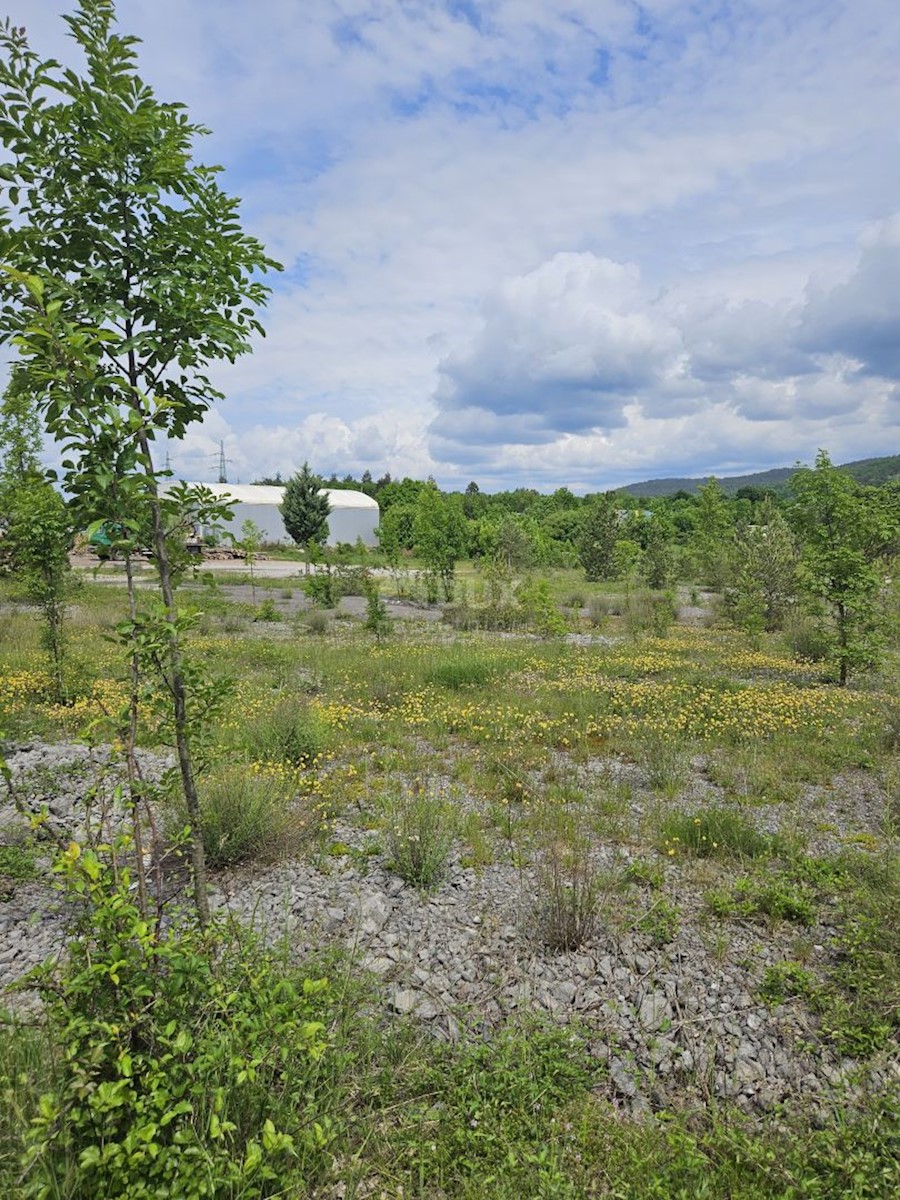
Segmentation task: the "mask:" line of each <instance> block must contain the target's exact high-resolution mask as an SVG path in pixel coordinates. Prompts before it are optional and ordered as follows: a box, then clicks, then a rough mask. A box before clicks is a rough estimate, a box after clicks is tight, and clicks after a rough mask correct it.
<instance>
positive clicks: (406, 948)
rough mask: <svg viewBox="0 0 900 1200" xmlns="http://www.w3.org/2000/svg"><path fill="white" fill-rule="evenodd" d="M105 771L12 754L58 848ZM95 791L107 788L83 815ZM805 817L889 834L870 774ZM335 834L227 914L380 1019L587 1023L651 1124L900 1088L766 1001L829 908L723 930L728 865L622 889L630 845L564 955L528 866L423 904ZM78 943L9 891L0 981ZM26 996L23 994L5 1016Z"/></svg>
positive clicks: (791, 1004)
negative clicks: (766, 982)
mask: <svg viewBox="0 0 900 1200" xmlns="http://www.w3.org/2000/svg"><path fill="white" fill-rule="evenodd" d="M103 757H104V756H103V755H102V753H101V754H100V755H99V756H98V755H97V754H96V752H95V753H93V754H92V753H91V752H90V751H88V750H87V749H86V748H85V747H82V746H77V745H62V746H46V745H41V744H36V745H34V746H31V747H28V748H20V749H19V750H17V751H16V752H15V753H13V754H12V755H11V756H10V759H9V761H10V766H11V768H12V771H13V777H14V781H15V784H16V786H17V789H18V794H19V796H20V797H21V798H22V799H23V800H24V801H25V803H26V804H28V805H30V806H31V807H32V808H34V809H35V810H38V809H40V808H41V806H42V805H46V806H47V810H48V813H49V819H48V821H47V823H46V824H45V826H44V835H45V836H49V837H60V838H61V837H68V836H79V835H82V834H84V832H85V830H86V827H87V826H88V825H90V824H91V823H96V821H97V819H98V818H99V816H100V814H101V812H102V811H103V809H104V806H105V804H106V802H107V800H108V798H109V797H110V795H111V788H112V786H113V780H112V779H110V778H106V777H105V776H104V770H105V768H104V762H103ZM143 765H144V768H145V769H146V770H147V771H148V773H150V774H152V773H153V772H158V771H159V770H160V769H162V767H163V765H164V764H163V762H162V761H161V760H159V759H156V758H153V756H149V755H148V756H145V758H144V762H143ZM585 769H586V770H590V769H591V766H590V764H588V767H587V768H585ZM628 769H630V770H631V769H634V768H630V767H629V768H628ZM98 777H99V778H101V779H104V780H105V782H103V783H101V786H100V787H99V788H98V789H97V794H96V796H95V798H94V800H93V801H92V803H91V804H90V805H89V806H87V808H86V806H85V799H84V798H85V796H86V795H88V794H89V793H90V792H91V790H92V783H94V781H96V780H97V778H98ZM711 788H712V785H710V784H709V783H707V782H706V781H704V779H703V778H702V763H699V762H697V763H695V777H694V779H693V781H692V784H691V786H690V787H689V788H688V790H687V793H686V795H685V797H684V802H685V804H687V805H690V803H691V802H692V797H693V802H695V803H699V802H700V801H701V799H703V798H704V797H706V798H708V796H709V792H710V789H711ZM632 797H633V798H632V801H631V806H632V809H633V810H634V812H633V815H634V817H635V820H636V821H639V819H640V818H641V816H642V814H643V809H644V808H645V806H646V805H647V804H650V803H652V802H653V798H652V796H651V795H650V793H649V792H646V793H645V792H643V791H642V790H641V788H640V786H636V787H635V788H634V789H633V791H632ZM792 807H796V806H792ZM800 807H801V809H802V810H803V811H807V812H809V813H812V814H814V815H815V822H814V827H815V829H817V830H819V831H820V832H819V834H818V836H819V838H820V845H819V846H818V849H819V850H820V851H822V850H827V849H828V848H829V846H828V839H829V838H831V839H835V838H839V837H840V836H842V834H844V833H845V832H847V831H849V832H852V833H858V832H860V830H862V831H866V830H868V831H869V832H871V833H873V834H875V833H877V832H878V821H879V819H880V802H879V797H878V794H877V789H876V788H875V787H874V785H872V784H871V782H870V781H868V780H867V779H866V778H865V777H864V776H860V777H859V778H856V777H853V778H850V777H847V778H844V779H841V780H839V781H836V784H835V786H832V787H831V788H827V789H823V788H810V789H809V795H808V796H807V797H805V802H804V803H803V804H802V805H801V806H800ZM750 811H751V812H756V813H758V814H760V817H761V821H762V824H763V825H764V826H765V827H772V826H774V825H777V824H778V822H779V820H780V817H781V814H779V812H778V810H777V809H776V808H774V807H766V808H761V809H754V810H750ZM363 824H364V823H363ZM812 827H813V826H812V825H811V826H810V828H812ZM25 832H26V826H25V824H24V819H23V817H22V814H21V812H19V811H17V810H16V808H14V807H11V806H7V807H6V808H2V807H0V840H2V841H4V842H6V843H7V844H9V843H10V841H14V840H15V839H16V838H20V837H23V836H25ZM330 836H331V838H332V842H331V845H330V847H329V850H327V851H326V850H325V849H321V848H320V849H319V850H317V851H316V853H315V854H312V855H311V856H309V857H305V858H301V859H297V860H295V861H284V862H279V863H274V864H264V865H260V864H257V865H253V866H248V867H243V868H239V869H234V870H231V871H228V872H224V873H221V874H220V875H218V876H217V877H216V878H215V880H214V892H213V897H212V900H213V904H214V905H215V906H216V907H218V908H220V909H230V910H231V911H232V912H234V913H235V914H236V915H237V916H239V917H240V918H242V919H244V920H246V921H248V922H250V923H252V924H253V925H255V926H256V927H257V928H258V929H260V930H261V931H262V932H263V933H264V934H265V935H266V936H267V937H268V938H270V939H272V940H275V939H280V940H282V942H283V943H284V944H285V945H287V946H288V947H289V948H290V950H291V952H292V953H293V954H295V955H296V956H297V957H298V958H302V957H303V956H305V955H308V954H310V953H311V952H318V951H321V950H323V949H325V948H330V947H339V948H342V949H344V950H346V951H349V952H350V954H351V955H352V957H353V959H354V960H355V961H356V962H357V963H358V965H359V966H360V967H361V968H363V969H365V970H366V971H368V972H370V973H371V974H372V975H373V976H374V977H375V979H376V980H377V982H378V988H379V990H378V994H379V995H380V996H381V1005H382V1008H383V1012H384V1014H385V1015H390V1014H404V1015H409V1016H411V1017H413V1018H414V1019H417V1020H420V1021H421V1022H423V1023H424V1024H425V1025H426V1026H427V1027H428V1028H430V1029H431V1030H432V1031H433V1033H434V1035H435V1036H436V1037H439V1038H458V1037H460V1036H467V1035H472V1034H474V1035H477V1036H490V1033H491V1030H492V1029H494V1028H496V1026H497V1025H498V1024H499V1023H500V1022H502V1021H503V1020H504V1019H506V1018H508V1017H511V1016H515V1015H521V1014H530V1013H539V1014H542V1015H544V1016H545V1017H548V1018H550V1019H552V1020H554V1021H557V1022H560V1023H567V1022H572V1023H577V1024H578V1026H579V1027H580V1028H582V1029H583V1030H584V1031H585V1033H586V1034H587V1036H588V1038H589V1040H590V1043H591V1046H592V1048H593V1052H594V1053H595V1055H596V1056H597V1058H598V1059H601V1060H603V1061H604V1062H606V1063H607V1065H608V1077H609V1081H610V1085H609V1086H610V1090H611V1093H612V1094H613V1095H614V1096H615V1097H616V1098H617V1099H618V1101H619V1102H620V1103H621V1104H622V1105H623V1106H627V1107H628V1108H630V1109H632V1110H636V1111H640V1110H641V1109H646V1108H647V1107H657V1106H662V1105H665V1106H672V1105H678V1104H682V1103H687V1102H689V1101H691V1100H709V1099H711V1098H714V1097H728V1098H731V1099H733V1100H735V1101H736V1102H737V1103H738V1104H740V1105H741V1106H742V1107H745V1108H747V1109H762V1110H768V1109H771V1108H772V1107H773V1106H775V1105H776V1104H777V1103H778V1102H780V1101H787V1102H790V1101H791V1100H792V1099H793V1098H799V1097H802V1098H803V1099H804V1100H805V1101H809V1100H813V1101H815V1100H816V1099H817V1098H821V1099H822V1100H823V1101H824V1100H825V1099H826V1097H827V1096H829V1095H830V1094H832V1093H833V1092H834V1091H835V1090H838V1091H841V1090H845V1089H846V1090H849V1091H850V1092H851V1093H852V1091H853V1090H854V1089H857V1088H859V1087H861V1086H865V1087H867V1088H875V1089H879V1090H880V1089H882V1088H885V1089H886V1088H888V1087H889V1086H897V1085H898V1083H900V1067H898V1058H897V1056H896V1053H893V1054H883V1055H882V1056H881V1057H880V1058H878V1059H876V1060H874V1061H872V1062H870V1063H869V1064H867V1065H866V1067H865V1069H864V1071H861V1070H860V1068H859V1065H858V1064H856V1063H854V1062H852V1061H849V1060H848V1061H842V1060H841V1059H840V1058H838V1057H837V1055H836V1054H835V1052H834V1050H833V1049H832V1048H830V1047H829V1046H828V1045H826V1044H825V1043H823V1042H821V1041H820V1040H819V1038H818V1036H817V1030H816V1019H815V1018H814V1017H813V1016H812V1015H811V1014H810V1013H809V1012H808V1011H807V1009H806V1008H805V1006H804V1005H803V1003H802V1002H800V1001H799V1000H794V999H791V1000H788V1001H786V1002H784V1003H782V1004H775V1005H771V1004H766V1003H764V1002H763V1001H762V1000H761V999H760V995H759V988H760V981H761V978H762V975H763V973H764V971H765V969H766V967H769V966H772V965H773V964H775V963H777V962H780V961H783V960H792V959H796V958H797V957H798V955H799V954H800V952H801V951H800V948H799V946H798V943H799V941H800V940H801V939H802V942H803V945H802V953H803V955H804V961H805V962H806V964H807V966H808V968H809V969H811V970H815V969H816V967H817V965H824V963H825V962H826V960H827V957H828V955H829V954H830V953H831V952H832V951H831V950H830V946H829V943H830V939H831V936H832V935H833V933H834V930H833V929H832V928H830V926H829V925H828V906H827V905H825V906H823V910H822V912H823V914H824V915H822V914H820V923H819V924H816V925H814V926H813V927H812V928H810V929H804V930H799V929H798V927H797V926H795V925H790V924H788V923H787V922H782V923H780V924H775V925H766V926H761V925H760V924H759V923H754V922H749V921H744V922H740V921H734V920H730V921H711V920H710V918H709V916H708V914H707V913H705V912H704V908H703V902H702V896H703V893H704V891H705V890H707V889H708V888H709V887H710V886H712V885H714V884H716V883H717V882H718V881H720V878H723V877H724V876H726V875H727V872H728V870H729V868H727V867H721V866H718V865H716V864H715V863H713V862H711V861H710V860H705V861H704V862H703V863H701V864H698V863H697V862H689V861H682V862H679V861H674V862H666V863H665V864H664V868H665V869H664V875H665V881H664V884H663V886H662V888H661V889H659V890H651V889H641V888H639V887H635V886H629V885H625V884H623V883H621V879H622V874H623V870H624V868H625V867H626V866H627V864H628V862H629V861H630V860H631V859H632V858H635V857H638V855H639V854H640V856H641V857H642V858H644V859H646V858H647V857H648V856H650V857H652V854H653V852H652V851H649V850H648V849H647V848H646V847H645V848H643V849H641V848H640V847H639V846H637V845H636V844H635V842H634V840H633V839H630V840H629V839H625V841H624V843H623V841H622V840H621V839H619V840H617V841H616V842H611V843H610V844H608V845H603V844H601V845H598V847H597V849H596V853H595V863H594V865H595V866H596V867H597V868H598V869H599V870H601V871H602V870H603V869H604V868H608V872H607V874H608V878H609V879H610V880H613V879H616V880H618V881H619V882H618V883H617V885H616V886H615V888H613V889H612V890H611V891H608V892H607V893H606V895H605V896H604V900H603V903H602V905H601V920H600V921H599V923H598V925H597V928H596V930H595V932H594V934H593V936H591V937H590V938H589V939H588V940H587V941H586V942H585V943H584V944H583V945H582V946H581V947H579V949H578V950H575V951H571V952H551V951H548V950H547V949H546V948H545V947H544V946H543V945H542V943H541V940H540V938H539V937H538V936H537V933H536V916H535V914H536V911H537V905H538V904H539V893H540V881H539V878H538V876H537V874H536V872H535V870H534V868H533V867H532V866H529V865H513V864H512V863H511V862H510V861H508V856H507V861H504V856H503V855H502V854H500V853H498V854H497V856H496V860H495V861H494V862H490V863H487V864H486V865H484V866H480V867H478V868H475V867H472V866H469V865H465V862H466V860H464V859H460V857H459V856H458V855H457V856H456V857H451V862H450V865H449V869H448V871H447V873H446V875H445V878H444V880H443V882H442V883H441V884H440V886H439V887H438V888H436V889H435V890H434V891H433V892H431V893H430V894H427V895H423V894H422V893H421V892H420V891H419V890H417V889H416V888H414V887H410V886H408V885H405V884H404V883H403V882H402V881H401V880H400V879H399V878H398V877H397V876H396V875H394V874H393V873H392V872H391V871H390V870H389V869H388V867H387V864H386V858H385V855H384V853H383V852H382V851H381V850H380V849H378V848H377V847H375V846H373V834H372V831H371V830H370V829H366V828H364V827H363V826H362V825H357V824H352V823H344V822H341V823H338V824H337V825H336V826H335V827H334V829H333V830H332V831H331V834H330ZM662 904H666V905H672V906H675V907H677V910H678V922H677V929H675V930H674V931H670V933H671V936H670V937H669V938H668V939H667V940H662V942H660V940H659V939H657V938H654V937H653V936H652V935H651V934H650V933H648V932H642V930H644V929H646V928H647V924H648V921H649V922H650V924H651V925H652V914H653V910H654V908H655V907H659V906H661V905H662ZM648 914H649V917H648ZM644 918H647V920H644ZM64 943H65V913H64V912H63V911H62V909H61V906H60V902H59V898H58V895H57V894H56V893H55V892H54V891H53V890H52V888H51V886H50V883H49V881H48V880H47V879H45V878H41V877H39V878H36V879H33V880H30V881H20V882H14V883H5V884H4V886H3V887H2V888H0V986H5V985H9V984H11V983H14V982H15V980H17V979H19V978H20V977H21V976H22V975H23V974H24V973H25V972H26V971H27V970H28V969H29V968H30V967H31V966H33V965H34V964H36V963H37V962H39V961H41V960H42V959H44V958H45V957H46V956H48V955H50V954H58V953H60V952H61V951H62V949H63V947H64ZM24 999H25V997H22V996H18V997H17V996H16V995H15V994H11V995H8V997H7V1000H6V1002H7V1003H14V1004H15V1003H22V1002H23V1001H24Z"/></svg>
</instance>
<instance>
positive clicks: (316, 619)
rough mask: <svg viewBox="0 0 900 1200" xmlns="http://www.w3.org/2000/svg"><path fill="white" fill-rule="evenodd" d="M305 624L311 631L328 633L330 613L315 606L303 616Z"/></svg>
mask: <svg viewBox="0 0 900 1200" xmlns="http://www.w3.org/2000/svg"><path fill="white" fill-rule="evenodd" d="M303 624H304V625H305V626H306V628H307V629H308V630H309V632H310V633H316V634H323V633H327V631H328V625H329V620H328V614H327V613H325V612H323V611H322V610H321V608H314V609H312V610H311V611H310V612H308V613H306V615H305V616H304V618H303Z"/></svg>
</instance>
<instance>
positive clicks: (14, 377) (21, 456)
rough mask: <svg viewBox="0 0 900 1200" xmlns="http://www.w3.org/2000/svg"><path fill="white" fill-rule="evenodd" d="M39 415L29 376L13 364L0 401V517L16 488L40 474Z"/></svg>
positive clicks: (40, 438) (1, 517)
mask: <svg viewBox="0 0 900 1200" xmlns="http://www.w3.org/2000/svg"><path fill="white" fill-rule="evenodd" d="M41 442H42V437H41V418H40V413H39V412H38V408H37V403H36V401H35V396H34V393H33V392H32V390H31V389H30V388H29V386H28V376H27V374H26V373H25V372H23V371H22V369H21V368H20V367H15V366H14V367H13V370H12V373H11V375H10V379H9V383H8V384H7V387H6V391H5V393H4V395H3V401H2V403H0V520H2V519H3V514H4V512H5V510H6V506H7V505H8V504H9V503H10V501H11V499H12V496H13V494H14V493H15V491H16V488H18V487H19V486H21V485H22V484H23V483H25V482H26V481H27V480H29V479H32V478H33V477H34V476H36V475H40V474H41V464H40V454H41Z"/></svg>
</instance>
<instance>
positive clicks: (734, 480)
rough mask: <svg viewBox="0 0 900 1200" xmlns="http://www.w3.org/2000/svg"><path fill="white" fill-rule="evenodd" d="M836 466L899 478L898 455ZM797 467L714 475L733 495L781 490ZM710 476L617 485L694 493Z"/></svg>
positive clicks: (862, 475)
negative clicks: (743, 491)
mask: <svg viewBox="0 0 900 1200" xmlns="http://www.w3.org/2000/svg"><path fill="white" fill-rule="evenodd" d="M838 469H839V470H841V471H846V472H847V474H848V475H852V476H853V478H854V479H856V480H858V481H859V482H860V483H866V484H870V485H876V486H877V485H879V484H882V483H888V482H889V481H890V480H892V479H896V480H900V454H890V455H887V457H885V458H860V459H857V460H856V461H855V462H849V463H841V464H838ZM795 470H796V467H775V468H774V469H773V470H771V471H757V472H756V473H755V474H753V475H725V476H722V477H719V476H717V477H716V478H717V479H718V481H719V484H720V485H721V487H722V491H723V492H725V493H726V495H729V496H733V495H734V494H735V492H736V491H738V489H739V488H743V487H760V488H771V489H772V490H773V491H775V492H782V491H784V489H785V488H786V487H787V483H788V480H789V479H790V478H791V476H792V475H793V474H794V471H795ZM707 479H709V476H708V475H703V476H701V477H700V478H699V479H698V478H688V479H647V480H644V482H643V483H630V484H628V486H627V487H623V488H618V489H617V490H618V491H620V492H627V493H628V494H629V495H630V496H671V495H673V493H675V492H689V493H691V494H692V495H693V493H694V492H697V491H699V490H700V488H701V487H703V485H704V483H706V481H707Z"/></svg>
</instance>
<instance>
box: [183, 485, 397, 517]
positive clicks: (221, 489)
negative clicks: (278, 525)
mask: <svg viewBox="0 0 900 1200" xmlns="http://www.w3.org/2000/svg"><path fill="white" fill-rule="evenodd" d="M199 486H201V487H205V488H209V490H210V491H211V492H212V494H213V495H214V496H216V497H217V498H218V499H225V498H227V499H230V500H233V501H234V502H235V504H271V505H273V506H276V507H277V505H279V504H280V503H281V501H282V500H283V499H284V488H283V487H272V486H269V485H267V484H262V483H204V484H201V485H199ZM322 490H323V491H324V492H325V495H326V496H327V497H328V499H329V501H330V503H331V507H332V509H338V508H366V509H374V510H375V511H376V512H377V511H378V501H377V500H373V499H372V497H371V496H367V495H366V493H365V492H353V491H349V490H347V489H344V488H323V489H322Z"/></svg>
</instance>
